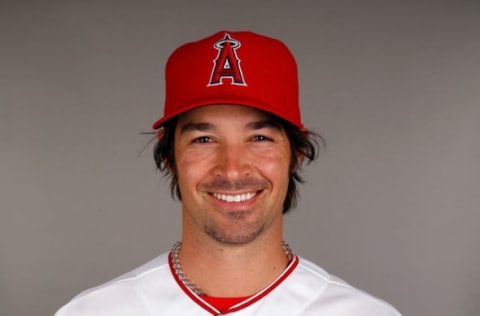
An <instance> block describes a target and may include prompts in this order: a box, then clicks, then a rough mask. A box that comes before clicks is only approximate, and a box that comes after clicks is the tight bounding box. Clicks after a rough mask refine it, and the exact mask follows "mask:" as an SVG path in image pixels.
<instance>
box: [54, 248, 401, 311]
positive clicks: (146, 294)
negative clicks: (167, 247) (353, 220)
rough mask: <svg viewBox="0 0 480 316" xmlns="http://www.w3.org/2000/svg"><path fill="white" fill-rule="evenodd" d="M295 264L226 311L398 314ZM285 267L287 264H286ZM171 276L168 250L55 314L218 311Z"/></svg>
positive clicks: (308, 265)
mask: <svg viewBox="0 0 480 316" xmlns="http://www.w3.org/2000/svg"><path fill="white" fill-rule="evenodd" d="M297 259H298V260H299V262H298V265H297V266H296V267H295V268H294V269H293V271H291V272H289V274H288V276H287V277H286V278H285V279H284V280H283V281H282V282H281V283H280V284H279V285H278V286H277V287H276V288H274V289H273V290H272V291H271V292H268V294H267V295H265V296H264V297H262V298H261V299H259V300H258V301H256V302H254V303H253V304H251V305H247V306H246V307H244V308H242V309H240V310H238V311H236V312H232V313H228V315H238V316H248V315H257V316H258V315H276V316H278V315H289V316H291V315H307V316H308V315H315V316H353V315H354V316H400V313H399V312H397V311H396V310H395V309H394V308H393V307H391V306H390V305H389V304H388V303H386V302H384V301H381V300H379V299H377V298H375V297H373V296H371V295H369V294H367V293H365V292H363V291H360V290H358V289H355V288H353V287H351V286H350V285H348V284H347V283H345V282H344V281H342V280H340V279H338V278H336V277H334V276H332V275H330V274H328V273H327V272H326V271H324V270H323V269H322V268H320V267H318V266H317V265H315V264H313V263H311V262H309V261H308V260H305V259H303V258H300V257H297ZM287 270H288V269H287ZM190 295H192V294H191V293H189V294H187V292H185V291H184V290H183V289H182V288H181V287H180V286H179V285H178V283H177V281H176V280H175V279H174V277H173V275H172V272H171V270H170V267H169V265H168V253H165V254H162V255H160V256H158V257H157V258H155V259H154V260H152V261H150V262H149V263H147V264H145V265H143V266H141V267H139V268H137V269H135V270H133V271H132V272H129V273H127V274H125V275H123V276H120V277H119V278H117V279H115V280H112V281H110V282H108V283H105V284H103V285H101V286H98V287H96V288H93V289H90V290H87V291H85V292H83V293H81V294H80V295H78V296H77V297H75V298H74V299H73V300H72V301H70V302H69V303H68V304H66V305H65V306H63V307H62V308H61V309H60V310H59V311H58V312H57V313H56V314H55V316H107V315H108V316H152V315H157V316H158V315H181V316H190V315H195V316H202V315H221V314H220V312H213V311H208V310H207V309H206V308H204V307H202V306H201V305H200V304H199V303H198V302H196V301H195V299H200V298H198V297H196V298H195V299H192V297H191V296H190Z"/></svg>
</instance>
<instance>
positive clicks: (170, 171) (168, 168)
mask: <svg viewBox="0 0 480 316" xmlns="http://www.w3.org/2000/svg"><path fill="white" fill-rule="evenodd" d="M164 136H165V128H164V127H161V128H160V129H159V130H158V132H157V140H158V141H159V142H160V141H162V139H163V137H164ZM171 150H173V148H171ZM162 164H163V165H164V166H165V170H166V171H167V173H168V174H170V175H174V174H175V172H174V169H173V167H172V164H171V163H170V161H169V160H168V159H167V158H166V157H163V159H162Z"/></svg>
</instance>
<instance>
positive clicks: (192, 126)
mask: <svg viewBox="0 0 480 316" xmlns="http://www.w3.org/2000/svg"><path fill="white" fill-rule="evenodd" d="M213 128H214V126H213V124H210V123H206V122H198V123H187V124H185V125H183V126H182V127H181V128H180V132H181V133H186V132H190V131H208V130H212V129H213Z"/></svg>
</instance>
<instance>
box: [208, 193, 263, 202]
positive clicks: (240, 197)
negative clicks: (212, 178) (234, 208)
mask: <svg viewBox="0 0 480 316" xmlns="http://www.w3.org/2000/svg"><path fill="white" fill-rule="evenodd" d="M255 195H257V192H253V193H244V194H219V193H212V196H213V197H214V198H216V199H217V200H220V201H223V202H229V203H240V202H245V201H248V200H251V199H253V197H254V196H255Z"/></svg>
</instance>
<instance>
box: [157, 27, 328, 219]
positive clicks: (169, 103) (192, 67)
mask: <svg viewBox="0 0 480 316" xmlns="http://www.w3.org/2000/svg"><path fill="white" fill-rule="evenodd" d="M165 79H166V98H165V107H164V116H163V117H162V118H161V119H159V120H158V121H157V122H155V124H154V125H153V128H154V129H159V141H158V143H157V145H156V147H155V161H156V164H157V167H158V168H159V169H160V170H162V171H166V172H167V174H168V175H170V176H171V177H172V179H171V180H172V182H171V189H172V195H176V196H177V197H178V198H179V199H181V198H182V195H181V191H180V189H179V187H178V177H177V172H178V170H177V164H176V161H175V159H176V157H175V150H174V144H175V129H176V128H177V123H178V119H179V117H181V116H182V115H183V114H185V113H188V112H189V111H191V110H194V109H197V108H200V107H203V106H207V105H241V106H247V107H250V108H254V109H257V110H260V111H262V112H264V113H265V114H267V115H268V116H269V117H270V118H271V120H272V121H274V122H276V124H277V125H278V126H279V127H280V128H281V129H282V130H283V131H284V132H285V134H286V135H287V137H288V141H289V146H290V181H289V184H288V192H287V194H286V198H285V201H284V204H283V211H284V212H287V211H288V210H290V209H291V208H293V207H295V204H296V199H297V195H298V192H297V183H298V182H302V178H301V177H300V175H299V174H298V171H299V168H300V166H301V164H302V162H303V161H304V160H305V159H306V160H307V161H311V160H313V159H314V158H315V157H316V152H317V149H318V142H317V141H316V137H315V136H316V135H315V134H313V133H311V132H309V131H308V130H306V129H305V128H304V127H303V124H302V122H301V118H300V108H299V104H298V101H299V98H298V79H297V66H296V62H295V59H294V57H293V55H292V54H291V53H290V51H289V49H288V48H287V47H286V46H285V45H284V44H283V43H282V42H280V41H278V40H276V39H273V38H269V37H266V36H262V35H258V34H255V33H251V32H228V31H222V32H218V33H216V34H214V35H212V36H209V37H207V38H204V39H202V40H200V41H197V42H192V43H187V44H185V45H183V46H181V47H179V48H178V49H177V50H175V51H174V53H173V54H172V55H171V56H170V58H169V60H168V62H167V65H166V78H165ZM319 139H320V138H319Z"/></svg>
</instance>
